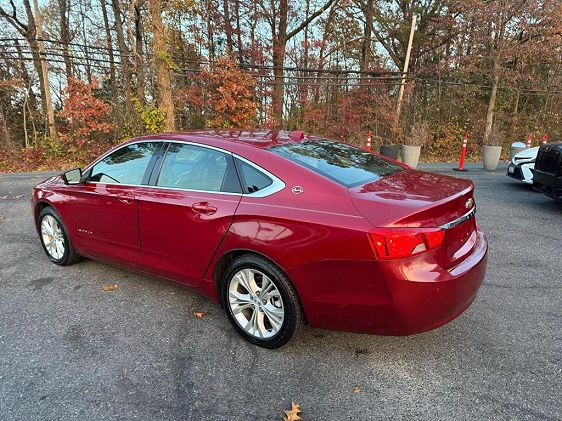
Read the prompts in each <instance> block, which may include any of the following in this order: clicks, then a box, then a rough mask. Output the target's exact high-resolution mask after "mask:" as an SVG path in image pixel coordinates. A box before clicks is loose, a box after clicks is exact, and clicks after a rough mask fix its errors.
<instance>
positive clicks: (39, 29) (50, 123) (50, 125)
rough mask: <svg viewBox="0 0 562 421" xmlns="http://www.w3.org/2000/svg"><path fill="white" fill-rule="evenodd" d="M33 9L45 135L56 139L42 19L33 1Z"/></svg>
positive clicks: (37, 6)
mask: <svg viewBox="0 0 562 421" xmlns="http://www.w3.org/2000/svg"><path fill="white" fill-rule="evenodd" d="M33 8H34V9H35V27H36V33H37V46H38V50H39V63H40V65H41V70H42V71H41V73H42V74H41V75H39V76H40V77H43V84H44V86H45V105H46V108H47V109H46V110H45V114H46V115H47V133H49V137H51V138H52V139H57V138H58V136H57V130H56V127H55V112H54V111H53V102H52V99H51V87H50V85H49V68H48V66H47V56H46V55H45V44H44V43H43V17H42V16H41V11H40V10H39V3H38V1H37V0H33Z"/></svg>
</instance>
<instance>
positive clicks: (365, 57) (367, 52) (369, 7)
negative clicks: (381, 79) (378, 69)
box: [361, 0, 373, 72]
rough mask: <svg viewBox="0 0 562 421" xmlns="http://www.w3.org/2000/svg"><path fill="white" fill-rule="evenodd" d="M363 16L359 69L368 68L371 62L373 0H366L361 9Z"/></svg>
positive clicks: (364, 70)
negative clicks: (363, 30)
mask: <svg viewBox="0 0 562 421" xmlns="http://www.w3.org/2000/svg"><path fill="white" fill-rule="evenodd" d="M363 15H364V17H365V33H364V34H363V42H362V43H361V71H362V72H366V71H367V70H369V67H370V64H371V35H372V33H373V0H367V3H366V4H365V9H364V10H363Z"/></svg>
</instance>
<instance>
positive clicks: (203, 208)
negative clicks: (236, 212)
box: [191, 202, 217, 215]
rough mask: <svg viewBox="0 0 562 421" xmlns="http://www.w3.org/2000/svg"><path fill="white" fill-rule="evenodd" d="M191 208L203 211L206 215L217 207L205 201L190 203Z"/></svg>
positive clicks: (213, 211) (199, 211)
mask: <svg viewBox="0 0 562 421" xmlns="http://www.w3.org/2000/svg"><path fill="white" fill-rule="evenodd" d="M191 209H193V210H194V211H195V212H197V213H204V214H206V215H212V214H213V213H215V212H216V211H217V207H216V206H213V205H209V203H207V202H197V203H194V204H193V205H191Z"/></svg>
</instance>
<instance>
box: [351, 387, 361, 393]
mask: <svg viewBox="0 0 562 421" xmlns="http://www.w3.org/2000/svg"><path fill="white" fill-rule="evenodd" d="M351 391H352V392H353V393H359V392H361V388H360V387H359V386H353V388H352V389H351Z"/></svg>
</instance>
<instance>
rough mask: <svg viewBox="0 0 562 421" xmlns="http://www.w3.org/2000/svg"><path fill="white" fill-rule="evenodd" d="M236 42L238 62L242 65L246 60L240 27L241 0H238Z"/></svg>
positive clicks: (236, 3)
mask: <svg viewBox="0 0 562 421" xmlns="http://www.w3.org/2000/svg"><path fill="white" fill-rule="evenodd" d="M234 4H235V5H236V9H235V15H236V43H237V44H238V63H239V64H240V65H242V64H243V62H244V57H243V49H242V28H241V27H240V0H236V2H235V3H234Z"/></svg>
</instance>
